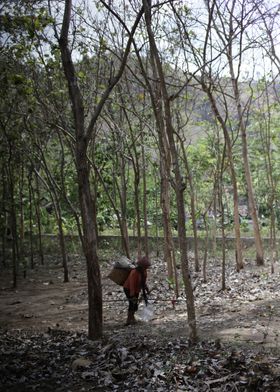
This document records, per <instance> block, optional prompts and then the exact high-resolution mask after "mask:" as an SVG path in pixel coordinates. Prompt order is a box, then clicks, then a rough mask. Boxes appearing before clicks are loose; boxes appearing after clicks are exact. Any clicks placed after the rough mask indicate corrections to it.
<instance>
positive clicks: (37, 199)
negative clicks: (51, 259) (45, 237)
mask: <svg viewBox="0 0 280 392" xmlns="http://www.w3.org/2000/svg"><path fill="white" fill-rule="evenodd" d="M35 184H36V188H35V193H36V197H34V200H35V212H36V219H37V228H38V242H39V257H40V260H41V265H44V250H43V242H42V225H41V214H40V187H39V182H38V176H37V175H35Z"/></svg>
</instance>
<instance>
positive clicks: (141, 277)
mask: <svg viewBox="0 0 280 392" xmlns="http://www.w3.org/2000/svg"><path fill="white" fill-rule="evenodd" d="M150 266H151V263H150V261H149V259H148V257H147V256H144V257H141V258H140V259H139V260H138V261H137V263H136V267H135V268H133V269H132V270H131V272H130V274H129V275H128V278H127V279H126V281H125V282H124V285H123V289H124V292H125V295H126V297H127V299H128V304H129V305H128V314H127V321H126V325H130V324H135V322H136V320H135V317H134V314H135V312H136V311H137V309H138V298H139V294H140V292H141V290H142V292H143V298H144V300H145V303H146V304H147V303H148V300H147V294H149V290H148V287H147V285H146V280H147V269H148V268H149V267H150Z"/></svg>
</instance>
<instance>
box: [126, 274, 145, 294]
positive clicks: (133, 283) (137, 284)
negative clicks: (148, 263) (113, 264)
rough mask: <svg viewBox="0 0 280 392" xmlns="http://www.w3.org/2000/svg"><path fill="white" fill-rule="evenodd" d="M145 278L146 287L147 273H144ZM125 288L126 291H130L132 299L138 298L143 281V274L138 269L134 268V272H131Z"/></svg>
mask: <svg viewBox="0 0 280 392" xmlns="http://www.w3.org/2000/svg"><path fill="white" fill-rule="evenodd" d="M143 277H144V282H143V284H144V286H145V285H146V280H147V271H146V270H144V271H143ZM123 287H124V288H125V289H128V290H129V295H130V297H135V296H138V295H139V293H140V291H141V290H142V281H141V272H140V271H138V270H137V268H134V269H133V270H131V271H130V274H129V275H128V278H127V279H126V281H125V282H124V285H123Z"/></svg>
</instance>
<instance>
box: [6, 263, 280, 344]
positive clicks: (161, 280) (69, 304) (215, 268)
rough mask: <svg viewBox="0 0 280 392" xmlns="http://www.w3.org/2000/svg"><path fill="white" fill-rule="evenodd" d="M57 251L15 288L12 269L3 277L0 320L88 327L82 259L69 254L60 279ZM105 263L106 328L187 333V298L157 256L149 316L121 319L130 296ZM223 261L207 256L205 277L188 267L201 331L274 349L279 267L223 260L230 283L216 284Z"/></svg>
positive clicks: (27, 325) (12, 326) (279, 319)
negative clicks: (129, 322)
mask: <svg viewBox="0 0 280 392" xmlns="http://www.w3.org/2000/svg"><path fill="white" fill-rule="evenodd" d="M57 263H58V261H57V260H56V259H55V258H54V257H51V256H50V257H49V258H47V259H46V263H45V265H44V266H37V267H36V268H35V269H34V270H32V271H30V272H28V276H27V277H26V278H25V279H24V278H23V277H20V278H19V282H18V288H17V289H16V290H14V289H12V288H11V286H12V279H11V274H10V273H8V272H5V270H4V272H3V273H2V275H1V277H0V328H2V329H7V330H20V329H30V330H38V331H45V330H47V329H49V328H51V329H55V328H59V329H62V330H71V331H73V330H74V331H75V330H76V331H80V332H86V331H87V318H88V315H87V283H86V276H85V268H84V261H83V259H82V257H81V256H79V255H73V256H71V260H70V266H71V269H70V279H71V281H70V282H69V283H63V271H62V268H61V267H60V266H59V265H58V264H57ZM109 270H110V263H103V265H102V276H103V278H102V280H103V297H104V334H105V335H106V334H111V333H112V332H113V333H115V334H118V333H119V334H130V333H133V331H134V332H136V331H139V330H141V331H142V333H145V334H150V335H151V334H154V335H156V336H157V337H167V338H168V337H171V336H182V337H184V336H185V337H186V338H187V337H188V327H187V312H186V301H185V299H184V298H183V293H181V294H182V296H181V297H179V298H178V300H177V301H176V302H175V304H174V303H173V301H172V300H173V299H174V298H173V291H172V289H171V288H169V287H168V284H167V282H166V278H165V272H164V269H163V267H162V263H161V260H156V259H154V260H153V267H152V268H151V271H150V276H149V282H150V286H153V285H155V286H156V289H155V290H154V291H153V293H152V294H151V301H150V302H151V303H152V304H153V307H154V317H153V319H152V320H151V321H149V322H140V323H138V324H137V325H136V326H132V327H125V326H124V323H125V318H126V309H127V304H126V301H125V297H124V294H123V292H122V289H121V287H119V286H117V285H116V284H114V283H113V282H111V281H110V280H109V279H108V278H106V276H107V274H108V271H109ZM220 273H221V271H220V264H219V262H218V261H215V260H212V261H211V267H210V268H209V271H208V276H209V281H208V282H207V283H203V282H202V277H201V273H197V274H195V273H193V282H194V287H195V291H194V293H195V298H196V309H197V325H198V330H199V335H200V337H201V338H202V339H203V338H209V337H210V338H211V339H220V340H222V341H226V342H230V343H234V344H240V343H241V344H242V345H243V344H245V343H246V345H253V346H255V345H258V346H259V347H260V345H262V346H263V347H264V348H269V349H270V350H273V351H279V343H280V341H279V335H278V333H279V325H280V302H279V294H280V279H279V278H280V268H279V264H277V265H275V272H274V274H273V275H272V274H271V273H270V266H269V265H265V266H264V267H256V266H255V265H254V262H247V264H246V267H245V269H244V270H243V271H242V272H241V273H239V274H238V273H236V272H235V270H234V267H231V268H228V276H227V285H228V289H227V290H226V291H224V292H222V291H221V290H220Z"/></svg>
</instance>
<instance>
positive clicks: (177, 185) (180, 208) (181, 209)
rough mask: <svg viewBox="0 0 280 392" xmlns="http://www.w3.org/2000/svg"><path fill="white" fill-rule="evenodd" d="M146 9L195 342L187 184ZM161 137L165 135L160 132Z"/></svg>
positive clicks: (147, 5)
mask: <svg viewBox="0 0 280 392" xmlns="http://www.w3.org/2000/svg"><path fill="white" fill-rule="evenodd" d="M143 5H144V10H145V21H146V27H147V32H148V36H149V43H150V50H151V58H152V61H154V64H153V65H154V68H155V70H156V71H157V74H158V77H159V80H160V89H161V92H162V98H163V105H164V124H165V126H166V136H167V138H168V142H169V148H170V153H171V156H172V164H173V171H174V174H175V180H174V189H175V193H176V201H177V215H178V236H179V246H180V253H181V268H182V274H183V280H184V285H185V294H186V301H187V312H188V324H189V328H190V340H191V341H192V342H195V341H196V340H197V328H196V317H195V306H194V296H193V289H192V285H191V277H190V273H189V265H188V255H187V237H186V222H185V219H186V216H185V201H184V190H185V185H184V184H183V179H182V176H181V173H180V166H179V161H178V154H177V150H176V146H175V141H174V130H173V126H172V121H171V111H170V101H169V98H168V94H167V89H166V84H165V78H164V73H163V68H162V64H161V61H160V58H159V53H158V49H157V46H156V42H155V38H154V34H153V31H152V27H151V5H150V3H149V2H148V1H147V0H143ZM159 136H160V138H163V137H164V135H162V134H160V135H159Z"/></svg>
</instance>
